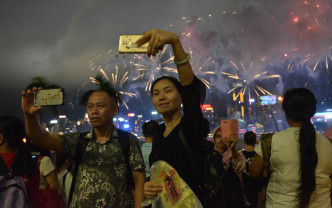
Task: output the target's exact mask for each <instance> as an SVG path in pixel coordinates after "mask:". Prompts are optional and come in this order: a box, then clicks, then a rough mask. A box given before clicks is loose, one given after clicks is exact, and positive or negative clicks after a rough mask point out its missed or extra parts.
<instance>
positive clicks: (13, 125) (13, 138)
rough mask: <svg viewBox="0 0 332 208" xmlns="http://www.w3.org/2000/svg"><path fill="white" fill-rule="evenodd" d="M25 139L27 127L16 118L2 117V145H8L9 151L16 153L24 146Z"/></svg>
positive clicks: (0, 143)
mask: <svg viewBox="0 0 332 208" xmlns="http://www.w3.org/2000/svg"><path fill="white" fill-rule="evenodd" d="M25 137H26V133H25V127H24V124H23V123H22V121H21V120H20V119H18V118H17V117H14V116H1V117H0V145H5V144H6V146H7V149H8V150H9V151H13V152H15V151H16V149H17V148H19V147H20V146H21V145H23V138H25Z"/></svg>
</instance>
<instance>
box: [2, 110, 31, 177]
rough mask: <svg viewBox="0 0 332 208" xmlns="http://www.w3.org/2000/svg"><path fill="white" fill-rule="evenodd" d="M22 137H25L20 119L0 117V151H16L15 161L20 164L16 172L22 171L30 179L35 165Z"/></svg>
mask: <svg viewBox="0 0 332 208" xmlns="http://www.w3.org/2000/svg"><path fill="white" fill-rule="evenodd" d="M23 138H26V132H25V127H24V124H23V122H22V121H21V120H20V119H18V118H17V117H15V116H1V117H0V152H8V153H16V155H15V158H16V159H15V161H17V164H20V165H19V166H20V170H18V172H19V173H20V174H21V173H24V174H26V175H27V176H28V177H29V179H32V176H33V173H34V170H35V165H34V163H33V161H32V157H31V154H30V151H29V148H28V145H26V144H24V142H23ZM15 174H16V173H15Z"/></svg>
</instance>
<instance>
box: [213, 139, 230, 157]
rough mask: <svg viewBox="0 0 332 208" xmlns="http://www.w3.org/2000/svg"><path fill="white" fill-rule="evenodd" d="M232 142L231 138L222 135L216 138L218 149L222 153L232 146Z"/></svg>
mask: <svg viewBox="0 0 332 208" xmlns="http://www.w3.org/2000/svg"><path fill="white" fill-rule="evenodd" d="M231 144H232V141H231V139H230V138H227V137H220V139H219V138H216V139H215V146H216V150H217V151H218V152H220V153H221V154H222V153H224V152H225V151H226V150H227V149H228V148H229V147H230V146H231Z"/></svg>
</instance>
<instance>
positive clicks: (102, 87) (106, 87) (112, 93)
mask: <svg viewBox="0 0 332 208" xmlns="http://www.w3.org/2000/svg"><path fill="white" fill-rule="evenodd" d="M94 83H96V84H97V85H98V86H99V89H97V90H96V89H95V90H88V91H86V92H85V93H84V94H83V95H82V96H81V98H80V100H79V104H80V105H85V106H86V105H87V103H88V100H89V98H90V96H91V95H92V94H93V93H95V92H106V93H107V94H108V95H109V97H110V98H112V99H114V101H115V102H116V103H117V104H118V103H120V100H121V98H120V97H119V93H118V92H117V91H116V90H115V89H114V87H113V86H112V84H111V83H110V82H109V81H107V80H105V79H104V78H103V77H102V76H101V75H100V74H98V75H97V76H96V78H95V79H94Z"/></svg>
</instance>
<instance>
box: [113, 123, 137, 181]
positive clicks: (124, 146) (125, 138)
mask: <svg viewBox="0 0 332 208" xmlns="http://www.w3.org/2000/svg"><path fill="white" fill-rule="evenodd" d="M117 132H118V137H119V143H120V146H121V150H122V152H123V155H124V157H125V160H126V163H127V169H128V171H129V186H133V185H134V179H133V176H132V174H131V168H130V163H129V151H130V142H129V133H128V132H126V131H123V130H121V129H117Z"/></svg>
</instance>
